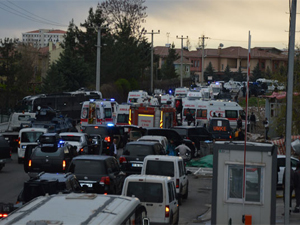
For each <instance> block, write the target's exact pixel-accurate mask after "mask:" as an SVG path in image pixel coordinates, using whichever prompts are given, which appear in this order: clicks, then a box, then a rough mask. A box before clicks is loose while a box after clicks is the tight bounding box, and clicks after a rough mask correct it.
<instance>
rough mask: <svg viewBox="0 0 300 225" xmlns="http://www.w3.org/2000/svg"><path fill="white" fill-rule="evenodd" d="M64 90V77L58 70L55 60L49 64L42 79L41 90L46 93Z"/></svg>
mask: <svg viewBox="0 0 300 225" xmlns="http://www.w3.org/2000/svg"><path fill="white" fill-rule="evenodd" d="M63 90H65V79H64V75H63V73H62V72H61V71H60V70H59V66H58V65H57V62H55V63H53V64H52V65H51V66H50V69H49V70H48V72H47V76H46V77H45V78H44V79H43V85H42V92H43V93H47V94H53V93H59V92H62V91H63Z"/></svg>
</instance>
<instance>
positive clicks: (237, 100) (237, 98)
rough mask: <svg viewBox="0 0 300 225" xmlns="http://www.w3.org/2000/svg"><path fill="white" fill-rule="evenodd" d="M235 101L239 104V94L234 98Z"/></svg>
mask: <svg viewBox="0 0 300 225" xmlns="http://www.w3.org/2000/svg"><path fill="white" fill-rule="evenodd" d="M234 101H235V102H237V103H238V102H239V92H238V93H236V95H235V96H234Z"/></svg>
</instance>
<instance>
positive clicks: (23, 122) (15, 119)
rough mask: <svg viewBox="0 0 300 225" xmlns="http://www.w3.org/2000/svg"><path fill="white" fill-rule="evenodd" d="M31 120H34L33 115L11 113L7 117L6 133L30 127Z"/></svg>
mask: <svg viewBox="0 0 300 225" xmlns="http://www.w3.org/2000/svg"><path fill="white" fill-rule="evenodd" d="M31 119H35V113H29V112H22V113H12V114H11V115H10V117H9V121H8V126H7V131H19V130H20V129H22V128H25V127H30V124H31V121H30V120H31Z"/></svg>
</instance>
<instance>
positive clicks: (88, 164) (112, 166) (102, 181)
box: [68, 155, 125, 194]
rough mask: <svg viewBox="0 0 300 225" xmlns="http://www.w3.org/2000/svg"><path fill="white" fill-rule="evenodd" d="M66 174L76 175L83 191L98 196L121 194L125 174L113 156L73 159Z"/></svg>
mask: <svg viewBox="0 0 300 225" xmlns="http://www.w3.org/2000/svg"><path fill="white" fill-rule="evenodd" d="M68 172H71V173H74V174H75V175H76V177H77V179H78V180H79V183H80V185H81V187H82V189H83V190H84V191H86V192H92V193H98V194H105V193H107V194H121V191H122V187H123V183H124V180H125V174H124V173H123V172H122V171H121V169H120V165H119V163H118V160H117V159H116V158H115V157H113V156H104V155H81V156H77V157H75V158H73V160H72V162H71V164H70V166H69V169H68Z"/></svg>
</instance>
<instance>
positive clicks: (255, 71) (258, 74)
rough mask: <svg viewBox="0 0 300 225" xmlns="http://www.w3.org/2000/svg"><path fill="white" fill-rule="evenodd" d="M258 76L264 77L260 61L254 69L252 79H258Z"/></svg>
mask: <svg viewBox="0 0 300 225" xmlns="http://www.w3.org/2000/svg"><path fill="white" fill-rule="evenodd" d="M258 78H262V72H261V70H260V69H259V63H257V65H256V66H255V67H254V69H253V70H252V76H251V77H250V80H251V81H256V80H257V79H258Z"/></svg>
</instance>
